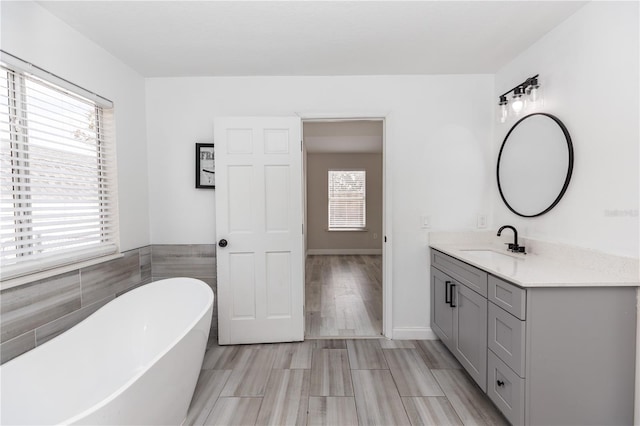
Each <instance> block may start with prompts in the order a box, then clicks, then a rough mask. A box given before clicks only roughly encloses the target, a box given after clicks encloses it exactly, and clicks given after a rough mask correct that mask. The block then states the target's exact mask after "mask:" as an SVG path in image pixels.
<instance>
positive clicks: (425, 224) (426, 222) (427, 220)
mask: <svg viewBox="0 0 640 426" xmlns="http://www.w3.org/2000/svg"><path fill="white" fill-rule="evenodd" d="M420 223H421V224H422V228H424V229H428V228H431V216H429V215H424V216H422V217H421V218H420Z"/></svg>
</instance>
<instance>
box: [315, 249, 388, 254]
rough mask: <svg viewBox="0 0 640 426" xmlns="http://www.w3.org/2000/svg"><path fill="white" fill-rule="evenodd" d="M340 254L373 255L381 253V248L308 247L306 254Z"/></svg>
mask: <svg viewBox="0 0 640 426" xmlns="http://www.w3.org/2000/svg"><path fill="white" fill-rule="evenodd" d="M340 254H362V255H374V254H378V255H381V254H382V249H309V250H307V255H309V256H314V255H340Z"/></svg>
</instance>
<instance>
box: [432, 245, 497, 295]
mask: <svg viewBox="0 0 640 426" xmlns="http://www.w3.org/2000/svg"><path fill="white" fill-rule="evenodd" d="M431 265H432V266H435V267H436V268H438V269H440V270H441V271H443V272H445V273H447V274H449V275H450V276H451V277H453V278H454V279H456V280H457V281H458V282H460V283H461V284H464V285H466V286H467V287H469V288H470V289H471V290H473V291H475V292H477V293H480V294H481V295H483V296H484V297H487V275H488V274H487V273H486V272H484V271H482V270H480V269H478V268H475V267H473V266H471V265H467V264H466V263H464V262H461V261H460V260H458V259H455V258H453V257H451V256H448V255H446V254H444V253H440V252H439V251H436V250H431Z"/></svg>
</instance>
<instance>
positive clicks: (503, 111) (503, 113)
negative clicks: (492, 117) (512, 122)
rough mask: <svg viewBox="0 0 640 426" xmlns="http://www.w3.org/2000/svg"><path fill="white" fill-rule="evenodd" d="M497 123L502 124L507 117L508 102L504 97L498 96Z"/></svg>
mask: <svg viewBox="0 0 640 426" xmlns="http://www.w3.org/2000/svg"><path fill="white" fill-rule="evenodd" d="M497 117H498V121H499V122H500V123H504V122H505V121H507V118H508V117H509V101H507V97H506V96H505V95H502V96H500V102H498V114H497Z"/></svg>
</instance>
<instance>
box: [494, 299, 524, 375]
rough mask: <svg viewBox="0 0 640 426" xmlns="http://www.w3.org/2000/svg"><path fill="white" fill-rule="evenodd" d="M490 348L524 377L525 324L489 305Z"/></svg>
mask: <svg viewBox="0 0 640 426" xmlns="http://www.w3.org/2000/svg"><path fill="white" fill-rule="evenodd" d="M488 311H489V312H488V318H489V321H488V329H487V340H488V346H489V348H490V349H491V350H492V351H493V352H494V353H495V354H496V355H498V357H499V358H500V359H501V360H502V361H504V362H505V363H506V364H507V365H508V366H509V368H511V369H512V370H513V371H514V372H515V373H516V374H518V375H519V376H520V377H524V354H525V352H524V349H525V335H524V333H525V322H524V321H520V320H519V319H518V318H516V317H514V316H513V315H511V314H510V313H508V312H507V311H505V310H503V309H501V308H499V307H497V306H496V305H494V304H493V303H489V309H488Z"/></svg>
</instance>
